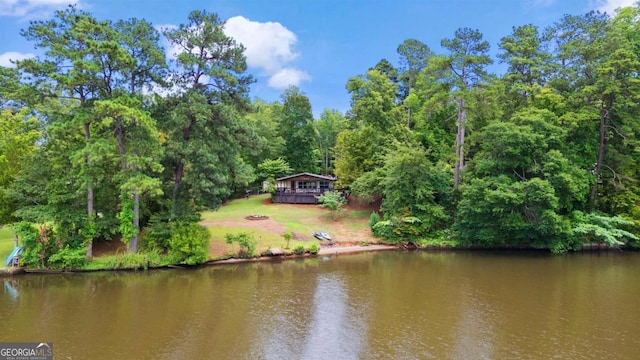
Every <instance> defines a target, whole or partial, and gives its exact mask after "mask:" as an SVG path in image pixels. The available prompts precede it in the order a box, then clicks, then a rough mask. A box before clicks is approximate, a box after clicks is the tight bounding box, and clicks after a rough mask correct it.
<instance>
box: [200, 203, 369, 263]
mask: <svg viewBox="0 0 640 360" xmlns="http://www.w3.org/2000/svg"><path fill="white" fill-rule="evenodd" d="M267 199H269V195H268V194H264V195H258V196H251V197H250V198H249V199H237V200H233V201H230V202H228V203H226V204H225V205H223V206H222V207H221V208H220V209H218V210H217V211H206V212H204V213H202V219H203V223H204V224H205V226H207V227H208V229H209V232H210V233H211V253H212V256H213V257H218V256H221V255H224V254H226V253H229V252H236V251H237V250H238V248H237V245H234V246H231V245H227V244H226V243H225V237H224V236H225V234H228V233H233V234H237V233H239V232H249V233H253V235H254V237H255V238H256V240H258V247H257V251H258V252H262V251H265V250H266V249H269V248H272V247H276V248H280V249H283V248H284V247H285V244H286V242H285V240H284V239H283V237H282V234H283V233H285V232H291V233H293V234H294V239H293V240H291V242H290V244H289V248H290V249H293V248H295V247H296V246H298V245H303V246H305V247H309V246H311V245H312V244H317V243H319V242H318V240H316V239H315V238H314V237H313V235H312V233H313V232H314V231H326V232H328V233H329V234H331V235H332V236H334V239H335V240H337V241H341V240H342V241H344V240H347V239H346V235H344V234H346V233H347V232H356V233H360V232H362V233H368V232H370V230H369V227H368V220H369V215H370V214H371V212H370V211H367V210H349V209H347V211H345V213H344V214H343V215H342V218H341V219H340V220H339V221H337V222H336V221H333V219H332V218H331V212H330V211H329V210H327V209H324V208H321V207H319V206H315V205H292V204H272V203H270V202H268V200H267ZM249 215H266V216H268V217H269V218H270V219H271V220H273V221H270V222H268V223H267V222H262V221H261V220H255V221H250V220H246V219H245V217H246V216H249ZM274 221H275V223H274ZM267 224H268V226H267ZM341 234H342V235H343V236H342V239H341ZM352 240H353V239H352Z"/></svg>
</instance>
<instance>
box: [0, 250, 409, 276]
mask: <svg viewBox="0 0 640 360" xmlns="http://www.w3.org/2000/svg"><path fill="white" fill-rule="evenodd" d="M383 250H402V248H401V247H399V246H393V245H379V244H372V245H367V246H362V245H354V246H335V247H330V248H322V249H320V251H318V253H317V254H315V255H314V254H308V253H305V254H300V255H296V254H290V255H276V256H259V257H254V258H249V259H241V258H230V259H223V260H209V261H207V262H205V263H204V264H200V265H193V266H191V265H182V264H171V265H164V266H158V267H149V268H147V269H141V268H118V269H25V268H22V267H14V268H6V267H5V268H0V277H12V276H18V275H27V274H79V273H89V272H99V271H105V272H108V271H147V270H161V269H182V270H188V269H198V268H202V267H206V266H216V265H226V264H239V263H250V262H259V261H274V260H289V259H301V258H310V257H317V256H337V255H341V254H343V255H345V254H348V255H353V254H359V253H364V252H374V251H383Z"/></svg>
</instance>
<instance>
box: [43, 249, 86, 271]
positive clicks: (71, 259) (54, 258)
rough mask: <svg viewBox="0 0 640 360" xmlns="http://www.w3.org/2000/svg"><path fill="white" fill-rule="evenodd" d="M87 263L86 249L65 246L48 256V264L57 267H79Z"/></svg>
mask: <svg viewBox="0 0 640 360" xmlns="http://www.w3.org/2000/svg"><path fill="white" fill-rule="evenodd" d="M86 264H87V249H85V248H83V247H81V248H75V249H74V248H70V247H69V246H65V247H64V248H62V249H60V250H58V252H56V253H55V254H53V255H51V256H50V257H49V265H50V266H51V267H53V268H57V269H79V268H81V267H83V266H85V265H86Z"/></svg>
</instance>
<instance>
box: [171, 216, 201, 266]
mask: <svg viewBox="0 0 640 360" xmlns="http://www.w3.org/2000/svg"><path fill="white" fill-rule="evenodd" d="M169 257H170V258H171V259H172V260H173V261H175V262H177V263H181V264H187V265H196V264H203V263H205V262H206V261H207V259H208V257H209V231H208V230H207V228H205V227H204V226H201V225H199V224H198V223H192V222H180V223H176V224H175V225H174V226H173V231H172V234H171V238H170V239H169Z"/></svg>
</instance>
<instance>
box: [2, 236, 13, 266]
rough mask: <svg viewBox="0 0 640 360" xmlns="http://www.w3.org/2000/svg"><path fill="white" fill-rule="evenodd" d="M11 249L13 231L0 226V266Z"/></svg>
mask: <svg viewBox="0 0 640 360" xmlns="http://www.w3.org/2000/svg"><path fill="white" fill-rule="evenodd" d="M12 250H13V232H11V231H10V230H9V229H6V228H0V260H2V263H1V264H0V267H4V261H5V260H6V259H7V256H9V254H11V251H12Z"/></svg>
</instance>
